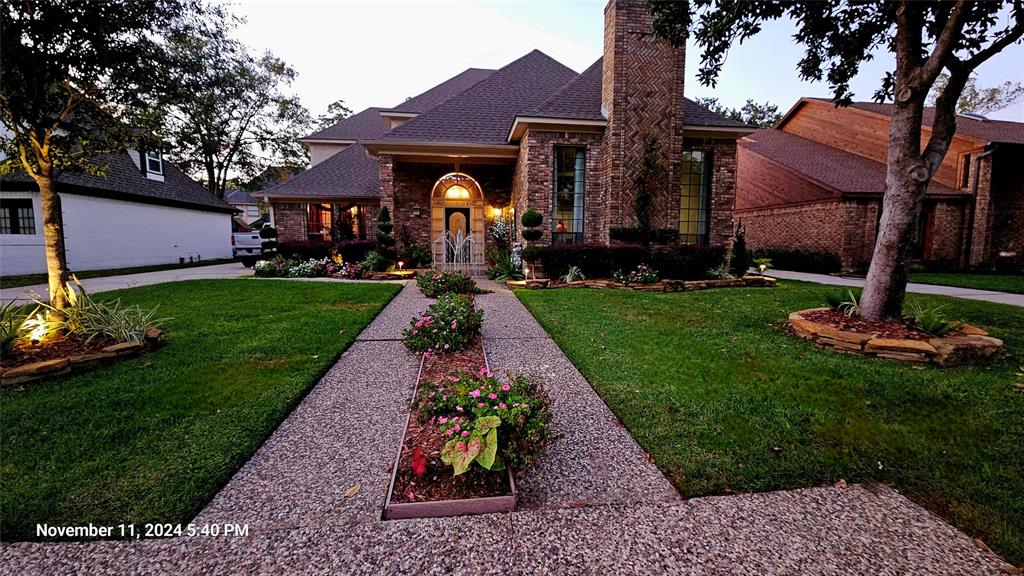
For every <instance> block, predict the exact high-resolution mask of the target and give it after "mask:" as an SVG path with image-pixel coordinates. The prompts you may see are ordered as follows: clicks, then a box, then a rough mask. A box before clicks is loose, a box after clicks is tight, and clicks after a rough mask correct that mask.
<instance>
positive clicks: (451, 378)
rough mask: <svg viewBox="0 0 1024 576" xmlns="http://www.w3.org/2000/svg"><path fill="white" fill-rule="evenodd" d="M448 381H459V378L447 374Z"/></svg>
mask: <svg viewBox="0 0 1024 576" xmlns="http://www.w3.org/2000/svg"><path fill="white" fill-rule="evenodd" d="M448 381H449V382H458V381H459V379H458V378H457V377H455V376H449V377H448Z"/></svg>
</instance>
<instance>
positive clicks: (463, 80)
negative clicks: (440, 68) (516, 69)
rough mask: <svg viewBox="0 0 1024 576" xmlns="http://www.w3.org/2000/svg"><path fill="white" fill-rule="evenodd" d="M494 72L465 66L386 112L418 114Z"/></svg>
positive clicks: (463, 90)
mask: <svg viewBox="0 0 1024 576" xmlns="http://www.w3.org/2000/svg"><path fill="white" fill-rule="evenodd" d="M491 74H494V70H487V69H484V68H467V69H466V70H464V71H463V72H461V73H460V74H458V75H456V76H452V77H451V78H449V79H448V80H445V81H444V82H442V83H440V84H438V85H437V86H434V87H433V88H431V89H430V90H427V91H426V92H423V93H422V94H418V95H416V96H413V97H412V98H409V99H408V100H406V101H405V102H402V103H401V104H399V105H398V106H395V107H394V108H390V109H388V110H387V111H388V112H409V113H414V114H419V113H422V112H426V111H427V110H430V109H431V108H434V107H436V106H438V105H440V104H442V103H444V102H446V101H447V100H449V99H450V98H452V97H453V96H456V95H458V94H461V93H462V92H465V91H466V89H468V88H469V87H470V86H472V85H474V84H476V83H477V82H479V81H481V80H483V79H484V78H487V77H488V76H490V75H491Z"/></svg>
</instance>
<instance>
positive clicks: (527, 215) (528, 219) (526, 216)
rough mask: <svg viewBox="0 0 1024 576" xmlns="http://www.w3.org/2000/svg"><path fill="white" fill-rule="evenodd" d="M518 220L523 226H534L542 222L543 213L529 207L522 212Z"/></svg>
mask: <svg viewBox="0 0 1024 576" xmlns="http://www.w3.org/2000/svg"><path fill="white" fill-rule="evenodd" d="M519 222H521V223H522V225H523V226H524V227H525V228H536V227H538V226H540V225H541V224H543V223H544V215H543V214H541V213H540V212H537V211H536V210H534V209H532V208H531V209H529V210H527V211H526V212H523V215H522V216H521V217H520V218H519Z"/></svg>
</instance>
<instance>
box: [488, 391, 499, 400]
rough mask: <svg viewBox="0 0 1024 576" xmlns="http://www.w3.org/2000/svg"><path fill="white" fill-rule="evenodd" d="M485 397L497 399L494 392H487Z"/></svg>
mask: <svg viewBox="0 0 1024 576" xmlns="http://www.w3.org/2000/svg"><path fill="white" fill-rule="evenodd" d="M487 397H488V398H490V399H491V400H497V399H498V395H497V394H495V393H494V392H491V393H490V394H488V395H487Z"/></svg>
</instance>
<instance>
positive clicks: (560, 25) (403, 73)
mask: <svg viewBox="0 0 1024 576" xmlns="http://www.w3.org/2000/svg"><path fill="white" fill-rule="evenodd" d="M605 3H606V2H605V1H604V0H596V1H591V0H579V1H573V2H539V1H538V2H526V1H523V2H442V3H437V2H372V3H370V2H338V1H326V0H322V1H312V0H300V1H290V2H285V1H282V0H277V1H270V0H236V1H235V2H234V3H232V4H231V6H232V10H233V11H234V12H235V13H236V14H238V15H239V16H243V17H245V18H246V19H247V23H246V24H244V25H242V26H241V28H240V29H239V30H238V32H237V35H238V37H240V38H241V39H242V40H243V41H244V42H246V43H247V44H249V45H250V46H253V47H254V48H258V49H268V50H270V51H272V52H274V53H275V54H276V55H278V56H280V57H281V58H283V59H284V60H285V61H287V62H288V63H289V64H291V65H292V66H293V67H295V68H296V69H297V70H298V72H299V78H298V80H297V82H296V83H295V85H294V89H295V91H296V92H297V93H298V94H299V96H300V97H301V98H302V101H303V103H304V104H305V105H306V106H307V107H308V108H309V109H310V111H311V112H312V113H313V114H314V115H316V114H320V113H322V112H323V111H324V110H325V109H326V107H327V105H328V104H329V103H331V102H333V101H335V100H337V99H343V100H345V101H346V102H347V103H348V105H349V107H350V108H352V109H353V110H354V111H356V112H358V111H359V110H362V109H363V108H366V107H368V106H394V105H397V104H398V103H400V102H401V101H402V100H404V99H405V98H406V97H408V96H414V95H416V94H418V93H420V92H422V91H424V90H426V89H428V88H430V87H432V86H434V85H436V84H438V83H440V82H442V81H444V80H445V79H447V78H449V77H451V76H453V75H455V74H457V73H459V72H461V71H462V70H464V69H466V68H469V67H476V68H499V67H501V66H503V65H505V64H507V63H509V62H511V61H512V60H514V59H516V58H518V57H520V56H522V55H523V54H526V53H527V52H529V51H530V50H533V49H534V48H536V49H539V50H541V51H543V52H545V53H546V54H548V55H550V56H552V57H553V58H555V59H557V60H559V61H560V62H562V63H564V64H565V65H567V66H569V67H571V68H573V69H574V70H577V71H582V70H583V69H585V68H586V67H587V66H589V65H590V64H592V63H593V62H594V61H595V60H596V59H597V58H599V57H600V56H601V51H602V28H603V8H604V5H605ZM1008 17H1009V15H1008V11H1007V13H1006V14H1004V15H1003V21H1004V22H1005V20H1006V19H1007V18H1008ZM793 32H794V27H793V25H792V24H791V23H790V22H788V21H778V22H773V23H769V24H767V25H766V26H765V27H764V30H763V31H762V32H761V33H760V34H759V35H758V36H757V37H755V38H754V39H752V40H750V41H748V42H747V43H745V44H743V45H742V46H737V47H734V49H733V50H732V51H731V53H730V54H729V59H728V61H727V62H726V65H725V68H724V70H723V72H722V75H721V77H720V78H719V84H718V86H717V87H716V88H709V87H705V86H701V85H700V84H699V83H698V82H697V80H696V71H697V68H698V66H699V63H700V54H699V52H698V50H697V49H695V48H693V47H691V48H690V49H689V50H688V51H687V63H686V68H687V69H686V72H687V81H686V89H685V91H686V95H687V96H689V97H691V98H698V97H705V96H716V97H718V98H719V99H720V100H721V101H722V102H723V103H725V104H727V105H730V106H740V105H742V104H743V103H744V102H745V101H746V99H747V98H753V99H754V100H757V101H759V102H763V101H765V100H767V101H770V102H772V103H774V104H777V105H778V106H779V108H780V110H782V111H785V110H787V109H788V108H789V107H790V106H792V105H793V103H795V102H796V100H797V99H798V98H799V97H800V96H827V95H829V89H828V86H827V85H826V84H823V83H807V82H801V81H800V79H799V78H798V76H797V72H796V63H797V61H798V60H799V59H800V57H801V55H802V50H801V47H800V46H798V45H796V44H795V43H794V42H793V40H792V38H791V36H792V34H793ZM893 65H894V60H893V58H892V56H890V55H889V54H887V53H886V52H879V53H878V54H877V55H876V57H875V59H874V60H873V61H871V62H868V63H867V64H866V65H864V66H863V67H862V69H861V73H860V75H859V76H858V77H857V78H856V80H855V82H854V84H853V90H854V92H855V99H858V100H870V99H871V97H872V94H873V93H874V91H875V88H876V87H877V85H878V82H879V80H880V79H881V78H882V76H883V74H884V72H885V71H886V70H887V69H891V68H892V67H893ZM978 79H979V81H978V85H979V86H981V87H988V86H992V85H995V84H1001V83H1003V82H1005V81H1011V82H1022V81H1024V46H1022V45H1021V44H1017V45H1015V46H1012V47H1011V48H1009V49H1008V50H1006V51H1004V52H1003V53H1001V54H999V55H998V56H996V57H995V58H993V59H992V60H990V61H989V62H987V63H986V64H984V65H983V66H982V67H981V69H980V70H979V73H978ZM989 117H991V118H999V119H1005V120H1015V121H1024V103H1018V104H1016V105H1015V106H1013V107H1011V108H1009V109H1006V110H1002V111H1000V112H996V113H993V114H990V115H989Z"/></svg>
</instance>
